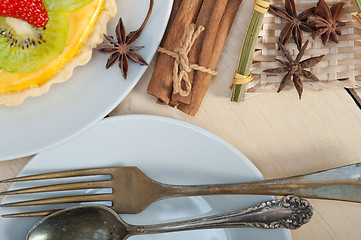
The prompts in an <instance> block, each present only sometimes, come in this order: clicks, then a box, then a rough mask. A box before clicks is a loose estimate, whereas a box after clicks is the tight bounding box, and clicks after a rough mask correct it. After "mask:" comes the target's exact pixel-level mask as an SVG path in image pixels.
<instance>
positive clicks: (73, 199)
mask: <svg viewBox="0 0 361 240" xmlns="http://www.w3.org/2000/svg"><path fill="white" fill-rule="evenodd" d="M112 199H113V197H112V194H93V195H79V196H65V197H54V198H44V199H35V200H28V201H22V202H12V203H5V204H1V205H0V207H22V206H33V205H46V204H62V203H79V202H103V201H112Z"/></svg>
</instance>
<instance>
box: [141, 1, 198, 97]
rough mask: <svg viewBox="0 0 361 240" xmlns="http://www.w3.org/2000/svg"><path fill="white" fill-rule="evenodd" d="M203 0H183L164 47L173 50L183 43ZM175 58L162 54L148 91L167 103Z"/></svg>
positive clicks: (171, 87)
mask: <svg viewBox="0 0 361 240" xmlns="http://www.w3.org/2000/svg"><path fill="white" fill-rule="evenodd" d="M201 4H202V0H183V1H182V3H181V5H180V7H179V9H178V11H177V14H176V16H175V18H174V21H173V23H172V28H170V30H169V34H168V37H167V38H166V39H165V41H164V48H166V49H169V50H173V49H175V48H177V47H178V46H179V45H180V44H181V40H182V37H183V34H184V32H185V31H186V29H187V28H188V26H189V25H190V24H191V23H193V22H194V21H195V19H196V17H197V14H198V12H199V9H200V6H201ZM173 64H174V59H173V58H172V57H170V56H168V55H165V54H161V55H159V57H158V60H157V63H156V66H155V68H154V72H153V76H152V78H151V80H150V82H149V85H148V89H147V92H148V93H149V94H151V95H153V96H155V97H156V98H158V99H159V100H161V101H163V102H164V103H165V104H169V102H170V97H171V95H172V89H173V80H172V69H173Z"/></svg>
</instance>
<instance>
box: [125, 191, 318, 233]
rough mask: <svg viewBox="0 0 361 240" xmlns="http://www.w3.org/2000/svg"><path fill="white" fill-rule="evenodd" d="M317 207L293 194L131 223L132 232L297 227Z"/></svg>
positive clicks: (305, 220)
mask: <svg viewBox="0 0 361 240" xmlns="http://www.w3.org/2000/svg"><path fill="white" fill-rule="evenodd" d="M312 215H313V208H312V206H311V205H310V203H309V202H307V201H306V200H305V199H301V198H299V197H296V196H293V195H289V196H286V197H284V198H282V199H280V200H272V201H266V202H262V203H260V204H257V205H255V206H252V207H249V208H245V209H241V210H238V211H234V212H229V213H225V214H219V215H214V216H209V217H202V218H197V219H192V220H186V221H179V222H173V223H166V224H156V225H145V226H135V225H129V226H128V229H127V230H128V231H129V233H130V234H131V235H139V234H155V233H166V232H175V231H186V230H196V229H210V228H235V227H237V228H239V227H255V228H263V229H276V228H288V229H297V228H299V227H301V226H302V225H303V224H305V223H307V222H309V221H310V219H311V217H312Z"/></svg>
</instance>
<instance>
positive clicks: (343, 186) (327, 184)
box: [165, 163, 361, 203]
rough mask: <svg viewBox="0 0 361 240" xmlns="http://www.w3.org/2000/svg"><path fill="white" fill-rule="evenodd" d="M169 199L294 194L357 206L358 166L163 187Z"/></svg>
mask: <svg viewBox="0 0 361 240" xmlns="http://www.w3.org/2000/svg"><path fill="white" fill-rule="evenodd" d="M165 188H167V189H168V191H167V195H168V197H170V196H197V195H215V194H258V195H277V196H286V195H297V196H300V197H305V198H317V199H331V200H341V201H350V202H359V203H361V163H357V164H352V165H348V166H344V167H339V168H334V169H329V170H326V171H321V172H316V173H312V174H307V175H300V176H294V177H288V178H279V179H272V180H264V181H257V182H250V183H234V184H214V185H193V186H192V185H178V186H175V185H165Z"/></svg>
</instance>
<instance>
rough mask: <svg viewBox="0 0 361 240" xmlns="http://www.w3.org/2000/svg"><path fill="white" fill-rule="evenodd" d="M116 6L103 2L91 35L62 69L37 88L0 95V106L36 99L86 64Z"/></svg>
mask: <svg viewBox="0 0 361 240" xmlns="http://www.w3.org/2000/svg"><path fill="white" fill-rule="evenodd" d="M116 12H117V5H116V3H115V0H105V2H104V5H103V9H102V10H101V12H100V14H99V16H98V19H97V21H96V23H95V24H94V26H93V30H92V33H91V34H90V35H89V36H88V38H87V40H86V41H85V42H84V44H83V46H82V47H81V48H80V50H79V52H78V53H77V55H75V56H74V57H73V58H72V59H71V60H70V61H69V62H68V63H67V64H65V65H64V66H63V67H62V69H60V70H59V71H58V72H57V73H56V74H55V75H54V76H53V77H52V78H51V79H50V80H48V81H47V82H46V83H44V84H43V85H41V86H39V87H35V88H30V89H24V90H22V91H18V92H15V93H8V94H0V104H5V105H7V106H16V105H19V104H21V103H22V102H23V101H24V100H25V99H26V98H27V97H37V96H40V95H42V94H44V93H46V92H48V91H49V88H50V86H51V85H53V84H55V83H61V82H65V81H67V80H68V79H70V78H71V76H72V75H73V71H74V68H75V67H77V66H82V65H85V64H87V63H88V62H89V61H90V59H91V57H92V53H93V49H94V48H95V47H96V46H97V45H98V44H100V43H101V42H103V40H104V35H103V34H104V33H106V31H107V24H108V22H109V21H110V20H111V19H112V18H113V17H114V16H115V14H116Z"/></svg>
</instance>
